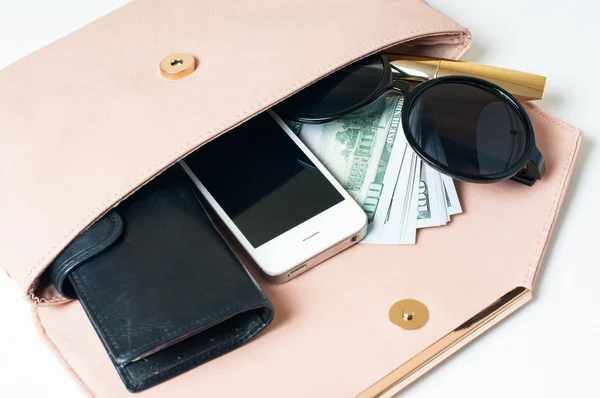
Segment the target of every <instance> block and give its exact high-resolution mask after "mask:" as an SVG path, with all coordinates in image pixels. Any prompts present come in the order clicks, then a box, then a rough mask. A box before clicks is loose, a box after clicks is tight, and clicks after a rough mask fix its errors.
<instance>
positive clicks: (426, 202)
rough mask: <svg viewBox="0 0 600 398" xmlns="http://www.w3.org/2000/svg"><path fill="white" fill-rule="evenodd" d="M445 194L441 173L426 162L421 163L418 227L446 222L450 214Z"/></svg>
mask: <svg viewBox="0 0 600 398" xmlns="http://www.w3.org/2000/svg"><path fill="white" fill-rule="evenodd" d="M444 196H445V192H444V190H443V182H442V177H441V175H440V173H439V172H437V171H436V170H434V169H432V168H431V167H429V166H427V165H426V164H425V163H421V170H420V180H419V194H418V198H419V199H418V204H417V209H418V213H417V228H425V227H437V226H440V225H445V224H446V222H447V221H448V220H447V217H448V215H447V211H446V206H445V200H446V199H445V198H444ZM440 198H442V200H440Z"/></svg>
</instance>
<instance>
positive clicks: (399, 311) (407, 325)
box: [389, 299, 429, 330]
mask: <svg viewBox="0 0 600 398" xmlns="http://www.w3.org/2000/svg"><path fill="white" fill-rule="evenodd" d="M389 317H390V321H392V323H393V324H394V325H396V326H398V327H401V328H402V329H406V330H415V329H419V328H422V327H423V326H425V324H426V323H427V321H429V310H428V309H427V307H426V306H425V304H423V303H421V302H420V301H417V300H412V299H406V300H400V301H398V302H396V303H394V305H392V306H391V307H390V312H389Z"/></svg>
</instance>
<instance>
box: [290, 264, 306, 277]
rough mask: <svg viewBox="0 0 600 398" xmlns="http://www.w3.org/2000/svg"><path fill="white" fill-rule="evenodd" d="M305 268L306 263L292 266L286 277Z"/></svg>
mask: <svg viewBox="0 0 600 398" xmlns="http://www.w3.org/2000/svg"><path fill="white" fill-rule="evenodd" d="M305 268H306V264H302V265H299V266H297V267H296V268H294V269H293V270H291V271H290V272H288V277H291V276H292V275H294V274H297V273H298V272H300V271H302V270H303V269H305Z"/></svg>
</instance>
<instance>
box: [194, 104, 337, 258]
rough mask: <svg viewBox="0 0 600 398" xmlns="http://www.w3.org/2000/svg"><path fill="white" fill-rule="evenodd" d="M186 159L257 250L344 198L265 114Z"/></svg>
mask: <svg viewBox="0 0 600 398" xmlns="http://www.w3.org/2000/svg"><path fill="white" fill-rule="evenodd" d="M185 162H186V164H187V165H188V166H189V168H190V169H191V170H192V171H193V172H194V174H196V176H197V177H198V179H199V180H200V182H201V183H202V184H203V185H204V186H205V188H206V189H207V190H208V192H210V194H211V195H212V196H213V197H214V198H215V200H216V201H217V203H219V205H220V206H221V208H222V209H223V210H224V211H225V213H226V214H227V215H228V216H229V218H231V220H232V221H233V222H234V223H235V225H236V226H237V227H238V228H239V230H240V231H241V232H242V233H243V234H244V236H245V237H246V239H247V240H248V241H249V242H250V244H251V245H252V246H253V247H254V248H258V247H259V246H261V245H263V244H265V243H266V242H268V241H270V240H272V239H273V238H276V237H277V236H279V235H281V234H283V233H284V232H286V231H288V230H290V229H292V228H294V227H295V226H297V225H299V224H302V223H303V222H304V221H306V220H308V219H310V218H312V217H314V216H316V215H317V214H319V213H322V212H323V211H325V210H327V209H329V208H331V207H332V206H334V205H336V204H338V203H340V202H341V201H343V200H344V197H343V196H342V195H341V194H340V193H339V192H338V191H337V189H336V188H335V187H334V186H333V185H332V184H331V182H329V180H328V179H327V178H326V177H325V176H324V175H323V173H321V172H320V171H319V169H317V168H316V167H315V165H314V163H313V162H312V161H311V160H310V159H309V158H308V157H307V156H306V155H305V154H304V152H302V150H301V149H300V148H299V147H298V146H297V145H296V143H295V142H294V141H293V140H292V139H291V138H290V137H289V136H288V134H287V133H286V132H285V131H284V130H283V129H282V128H281V126H279V124H277V122H276V121H275V120H274V119H273V117H271V115H269V114H268V113H266V112H265V113H262V114H260V115H258V116H256V117H254V118H252V119H250V120H249V121H247V122H245V123H244V124H242V125H241V126H239V127H236V128H235V129H233V130H231V131H229V132H228V133H225V134H224V135H222V136H220V137H218V138H216V139H214V140H213V141H211V142H209V143H207V144H205V145H204V146H202V147H200V148H199V149H198V150H197V151H196V152H194V153H193V154H191V155H189V156H188V157H187V158H186V159H185Z"/></svg>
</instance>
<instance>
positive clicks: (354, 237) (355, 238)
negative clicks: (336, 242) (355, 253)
mask: <svg viewBox="0 0 600 398" xmlns="http://www.w3.org/2000/svg"><path fill="white" fill-rule="evenodd" d="M350 240H351V241H352V242H356V241H357V240H358V236H356V235H355V236H353V237H352V239H350Z"/></svg>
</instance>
